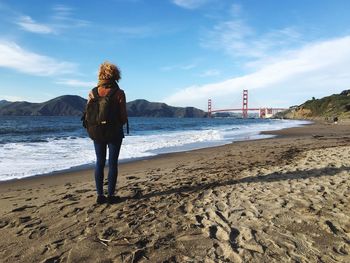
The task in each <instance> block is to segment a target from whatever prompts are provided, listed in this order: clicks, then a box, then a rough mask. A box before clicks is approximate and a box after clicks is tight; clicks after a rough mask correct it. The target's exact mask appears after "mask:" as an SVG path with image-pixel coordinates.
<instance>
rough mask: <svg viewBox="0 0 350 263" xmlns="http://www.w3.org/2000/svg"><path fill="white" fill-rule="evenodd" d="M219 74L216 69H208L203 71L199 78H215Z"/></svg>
mask: <svg viewBox="0 0 350 263" xmlns="http://www.w3.org/2000/svg"><path fill="white" fill-rule="evenodd" d="M220 74H221V73H220V71H219V70H217V69H208V70H206V71H204V72H203V73H201V74H199V76H200V77H215V76H219V75H220Z"/></svg>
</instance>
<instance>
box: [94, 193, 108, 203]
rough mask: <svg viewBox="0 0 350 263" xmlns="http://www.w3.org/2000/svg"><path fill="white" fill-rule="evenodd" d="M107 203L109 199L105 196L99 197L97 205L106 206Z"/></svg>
mask: <svg viewBox="0 0 350 263" xmlns="http://www.w3.org/2000/svg"><path fill="white" fill-rule="evenodd" d="M106 202H107V198H106V197H105V196H104V195H99V196H97V199H96V203H97V204H99V205H100V204H105V203H106Z"/></svg>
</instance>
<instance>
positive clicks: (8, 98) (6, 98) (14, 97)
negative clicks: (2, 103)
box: [1, 95, 24, 101]
mask: <svg viewBox="0 0 350 263" xmlns="http://www.w3.org/2000/svg"><path fill="white" fill-rule="evenodd" d="M1 99H4V100H7V101H24V99H23V98H22V97H19V96H11V95H2V96H1Z"/></svg>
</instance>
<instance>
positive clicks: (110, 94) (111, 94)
mask: <svg viewBox="0 0 350 263" xmlns="http://www.w3.org/2000/svg"><path fill="white" fill-rule="evenodd" d="M117 91H118V89H117V88H111V91H110V92H108V94H107V97H113V96H114V94H115V93H116V92H117Z"/></svg>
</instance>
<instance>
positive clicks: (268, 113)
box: [208, 89, 287, 119]
mask: <svg viewBox="0 0 350 263" xmlns="http://www.w3.org/2000/svg"><path fill="white" fill-rule="evenodd" d="M284 110H287V109H286V108H271V107H260V108H249V107H248V90H246V89H245V90H243V103H242V108H236V109H212V100H211V99H208V117H209V118H210V117H212V113H216V112H242V118H244V119H245V118H248V111H255V112H258V113H259V117H260V118H270V117H272V116H273V115H275V114H276V113H277V112H280V111H284Z"/></svg>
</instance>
